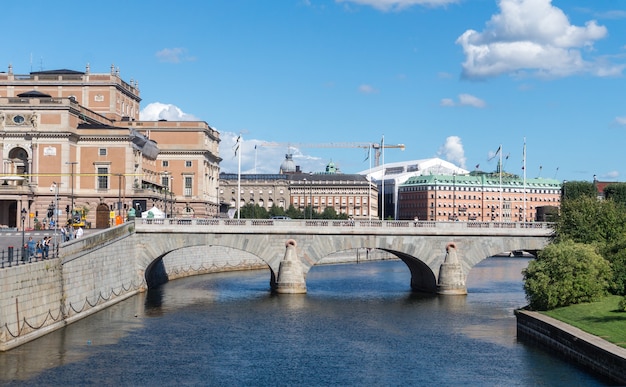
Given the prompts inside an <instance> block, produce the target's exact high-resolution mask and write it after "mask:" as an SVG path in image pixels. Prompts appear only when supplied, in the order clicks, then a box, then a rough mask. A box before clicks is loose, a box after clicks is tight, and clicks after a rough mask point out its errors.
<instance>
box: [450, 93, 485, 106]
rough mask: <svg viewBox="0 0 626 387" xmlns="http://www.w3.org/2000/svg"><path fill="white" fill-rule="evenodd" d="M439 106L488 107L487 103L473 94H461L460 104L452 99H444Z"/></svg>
mask: <svg viewBox="0 0 626 387" xmlns="http://www.w3.org/2000/svg"><path fill="white" fill-rule="evenodd" d="M439 104H440V105H441V106H472V107H475V108H484V107H485V106H487V104H486V103H485V101H483V100H482V99H480V98H478V97H475V96H473V95H471V94H459V101H458V102H454V100H453V99H452V98H443V99H442V100H441V102H440V103H439Z"/></svg>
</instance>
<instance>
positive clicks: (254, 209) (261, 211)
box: [240, 203, 269, 219]
mask: <svg viewBox="0 0 626 387" xmlns="http://www.w3.org/2000/svg"><path fill="white" fill-rule="evenodd" d="M240 210H241V216H240V218H242V219H268V218H269V214H268V213H267V210H266V209H265V208H263V207H261V206H259V205H258V204H251V203H248V204H246V205H245V206H243V207H241V208H240Z"/></svg>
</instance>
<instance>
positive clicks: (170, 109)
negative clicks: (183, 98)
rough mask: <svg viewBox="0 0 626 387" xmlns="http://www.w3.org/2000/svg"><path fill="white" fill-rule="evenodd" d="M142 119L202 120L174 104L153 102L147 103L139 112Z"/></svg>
mask: <svg viewBox="0 0 626 387" xmlns="http://www.w3.org/2000/svg"><path fill="white" fill-rule="evenodd" d="M139 119H140V120H141V121H159V120H167V121H202V120H200V119H199V118H197V117H196V116H194V115H192V114H187V113H184V112H183V111H182V110H180V108H178V107H177V106H175V105H172V104H165V103H160V102H153V103H151V104H148V105H146V107H145V108H143V110H141V112H139Z"/></svg>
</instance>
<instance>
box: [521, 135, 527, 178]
mask: <svg viewBox="0 0 626 387" xmlns="http://www.w3.org/2000/svg"><path fill="white" fill-rule="evenodd" d="M524 169H526V138H524V150H523V151H522V171H523V170H524Z"/></svg>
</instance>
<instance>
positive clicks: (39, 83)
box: [0, 66, 221, 228]
mask: <svg viewBox="0 0 626 387" xmlns="http://www.w3.org/2000/svg"><path fill="white" fill-rule="evenodd" d="M140 101H141V98H140V93H139V88H138V84H137V82H136V81H133V80H132V79H131V81H130V83H127V82H125V81H124V80H122V79H121V77H120V74H119V69H115V67H114V66H111V71H110V73H99V74H96V73H91V71H90V68H89V66H87V68H86V71H85V72H78V71H72V70H53V71H39V72H31V73H29V74H25V75H18V74H14V73H13V69H12V67H9V71H8V72H7V73H0V133H2V138H1V139H0V156H1V157H2V161H3V164H2V171H1V174H0V226H6V227H18V228H19V227H21V226H22V222H24V227H25V228H29V227H30V228H33V227H36V226H37V227H43V225H46V224H49V221H50V218H49V217H48V214H49V211H50V210H51V209H54V207H56V211H53V212H54V216H53V217H52V218H53V219H54V218H56V217H57V216H58V218H59V223H65V220H66V219H67V218H68V217H69V216H70V213H68V211H67V210H70V211H71V210H73V209H78V210H80V211H81V212H82V213H84V214H85V216H86V219H85V220H86V223H87V225H91V226H92V227H108V226H109V225H110V224H112V223H113V222H114V220H113V219H114V218H115V216H119V217H120V218H123V217H125V216H126V215H127V212H128V211H129V210H130V209H131V208H133V209H134V210H138V211H145V210H146V209H147V208H149V207H152V206H153V205H156V206H157V207H160V208H161V209H162V210H164V211H165V212H166V213H167V214H168V215H172V216H181V215H189V216H191V215H198V216H214V215H215V214H217V211H218V204H217V194H216V192H217V191H216V189H217V180H218V179H217V178H218V174H219V161H220V160H221V159H220V158H219V152H218V145H219V133H218V132H217V131H216V130H214V129H213V128H211V127H210V126H209V125H208V124H207V123H206V122H202V121H184V122H167V121H157V122H154V121H140V120H139V111H140ZM56 204H58V205H56ZM22 219H23V220H22Z"/></svg>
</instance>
